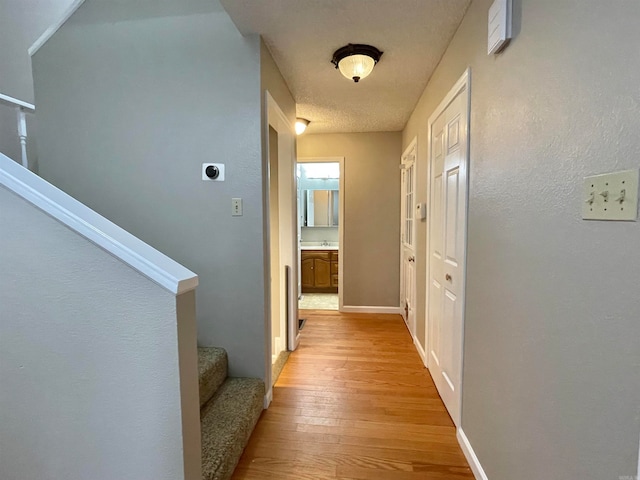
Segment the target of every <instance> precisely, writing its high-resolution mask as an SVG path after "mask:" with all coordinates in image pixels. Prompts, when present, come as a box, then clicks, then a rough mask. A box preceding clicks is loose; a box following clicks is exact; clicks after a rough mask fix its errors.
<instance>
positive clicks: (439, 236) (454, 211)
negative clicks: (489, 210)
mask: <svg viewBox="0 0 640 480" xmlns="http://www.w3.org/2000/svg"><path fill="white" fill-rule="evenodd" d="M467 102H468V91H467V88H466V84H465V86H464V87H463V88H462V89H460V90H459V91H458V93H457V95H456V96H454V98H453V100H452V101H451V102H450V103H449V105H448V106H447V107H446V108H445V109H444V111H443V112H442V113H441V114H440V115H439V116H438V117H437V118H436V119H435V121H433V122H432V123H431V131H430V135H431V149H432V150H431V189H430V191H431V195H430V199H431V215H430V217H431V219H430V222H429V260H430V265H429V286H430V287H429V300H428V301H429V304H428V314H429V318H428V322H429V329H428V332H429V354H428V359H429V370H430V372H431V376H432V377H433V381H434V383H435V384H436V387H437V389H438V393H439V394H440V396H441V397H442V400H443V402H444V404H445V406H446V407H447V410H448V411H449V414H450V415H451V418H452V419H453V421H454V423H455V424H456V425H460V411H461V395H460V390H461V386H462V385H461V381H462V338H463V336H462V333H463V321H464V318H463V317H464V283H465V282H464V275H465V271H464V265H465V254H466V222H467V219H466V209H467V168H468V166H467V162H468V159H467V149H468V136H467V132H468V123H467V122H468V113H467V110H468V103H467Z"/></svg>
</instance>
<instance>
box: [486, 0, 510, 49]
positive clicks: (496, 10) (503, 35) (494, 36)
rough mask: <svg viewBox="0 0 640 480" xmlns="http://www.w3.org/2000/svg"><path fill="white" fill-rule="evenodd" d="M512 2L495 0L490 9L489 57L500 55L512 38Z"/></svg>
mask: <svg viewBox="0 0 640 480" xmlns="http://www.w3.org/2000/svg"><path fill="white" fill-rule="evenodd" d="M511 12H512V0H495V1H494V2H493V4H492V5H491V7H490V8H489V28H488V30H489V31H488V47H487V55H492V54H494V53H499V52H500V51H501V50H502V49H503V48H504V47H506V44H507V42H508V40H509V39H510V38H511V17H512V13H511Z"/></svg>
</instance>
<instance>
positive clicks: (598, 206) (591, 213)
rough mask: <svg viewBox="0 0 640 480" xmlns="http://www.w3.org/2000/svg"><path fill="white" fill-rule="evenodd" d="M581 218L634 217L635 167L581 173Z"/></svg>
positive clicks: (636, 214)
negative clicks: (600, 173) (593, 173)
mask: <svg viewBox="0 0 640 480" xmlns="http://www.w3.org/2000/svg"><path fill="white" fill-rule="evenodd" d="M582 218H583V219H585V220H620V221H636V220H637V218H638V170H637V169H636V170H626V171H623V172H615V173H605V174H603V175H594V176H592V177H585V179H584V188H583V203H582Z"/></svg>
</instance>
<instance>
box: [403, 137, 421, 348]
mask: <svg viewBox="0 0 640 480" xmlns="http://www.w3.org/2000/svg"><path fill="white" fill-rule="evenodd" d="M412 151H413V161H412V162H411V163H412V164H413V169H414V170H413V208H412V209H411V215H412V218H413V231H412V234H413V238H412V248H413V257H414V258H415V257H417V253H418V249H417V245H416V240H417V235H416V228H417V226H418V222H416V216H415V213H416V212H415V209H416V205H417V201H416V198H417V185H418V182H417V175H416V173H417V170H418V138H417V137H413V140H411V142H410V143H409V146H408V147H407V148H406V149H405V151H404V152H403V153H402V157H400V168H401V169H402V170H403V171H404V170H406V164H407V163H408V162H406V161H405V160H406V159H407V157H408V156H409V155H410V154H411V152H412ZM400 181H401V182H402V183H401V185H400V197H401V198H400V222H401V225H400V303H399V305H400V311H401V313H400V314H401V315H402V311H403V301H404V299H403V294H404V293H405V292H404V290H405V285H404V278H405V275H404V249H405V243H404V229H405V224H404V219H405V214H406V212H405V208H406V205H405V201H406V198H405V195H406V192H405V188H404V179H403V178H402V177H401V178H400ZM413 266H414V269H413V271H414V275H413V276H414V279H413V288H414V290H415V289H416V280H417V273H418V272H417V265H416V262H415V260H414V262H413ZM416 294H417V292H414V306H413V308H414V323H413V329H411V328H409V332H410V333H411V336H412V337H413V340H414V341H415V339H416V326H417V325H416V323H417V317H416V315H415V310H416V305H415V303H416V300H417V299H416V298H415V297H416ZM405 323H407V327H408V326H409V325H408V319H405Z"/></svg>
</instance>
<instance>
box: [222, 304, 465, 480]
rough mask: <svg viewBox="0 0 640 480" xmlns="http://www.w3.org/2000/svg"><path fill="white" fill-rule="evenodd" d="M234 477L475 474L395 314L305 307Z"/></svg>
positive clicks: (457, 478) (456, 477)
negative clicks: (293, 345) (295, 342)
mask: <svg viewBox="0 0 640 480" xmlns="http://www.w3.org/2000/svg"><path fill="white" fill-rule="evenodd" d="M300 315H301V317H304V318H307V322H306V324H305V326H304V329H303V330H302V336H301V342H300V347H299V348H298V350H297V351H295V352H294V353H292V354H291V356H290V357H289V361H288V362H287V364H286V365H285V367H284V370H283V371H282V374H281V375H280V378H279V379H278V382H277V383H276V386H275V388H274V392H273V402H272V403H271V406H270V407H269V409H268V410H266V411H265V412H263V414H262V417H261V418H260V421H259V422H258V425H257V427H256V429H255V431H254V432H253V435H252V436H251V440H250V441H249V445H248V446H247V448H246V449H245V452H244V454H243V456H242V458H241V459H240V463H239V465H238V467H237V469H236V471H235V474H234V476H233V478H234V479H236V480H238V479H260V480H264V479H279V480H280V479H282V480H294V479H295V480H306V479H308V480H324V479H343V480H346V479H350V480H354V479H363V480H364V479H366V480H378V479H385V480H386V479H390V480H396V479H397V480H405V479H406V480H413V479H429V480H431V479H433V480H440V479H452V480H461V479H465V480H473V475H472V473H471V470H470V469H469V467H468V465H467V462H466V460H465V458H464V456H463V454H462V452H461V450H460V447H459V446H458V443H457V441H456V437H455V428H454V426H453V422H452V421H451V418H450V417H449V415H448V414H447V412H446V410H445V408H444V405H443V404H442V401H441V400H440V398H439V397H438V394H437V392H436V388H435V386H434V384H433V381H432V380H431V377H430V376H429V373H428V371H427V370H426V369H425V368H424V366H423V365H422V362H421V360H420V357H419V356H418V353H417V352H416V351H415V347H414V346H413V343H412V341H411V337H410V335H409V333H408V331H407V329H406V327H405V326H404V323H403V321H402V318H401V317H400V316H398V315H367V314H340V313H338V312H328V311H326V312H323V311H316V310H306V311H303V312H301V314H300Z"/></svg>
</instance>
